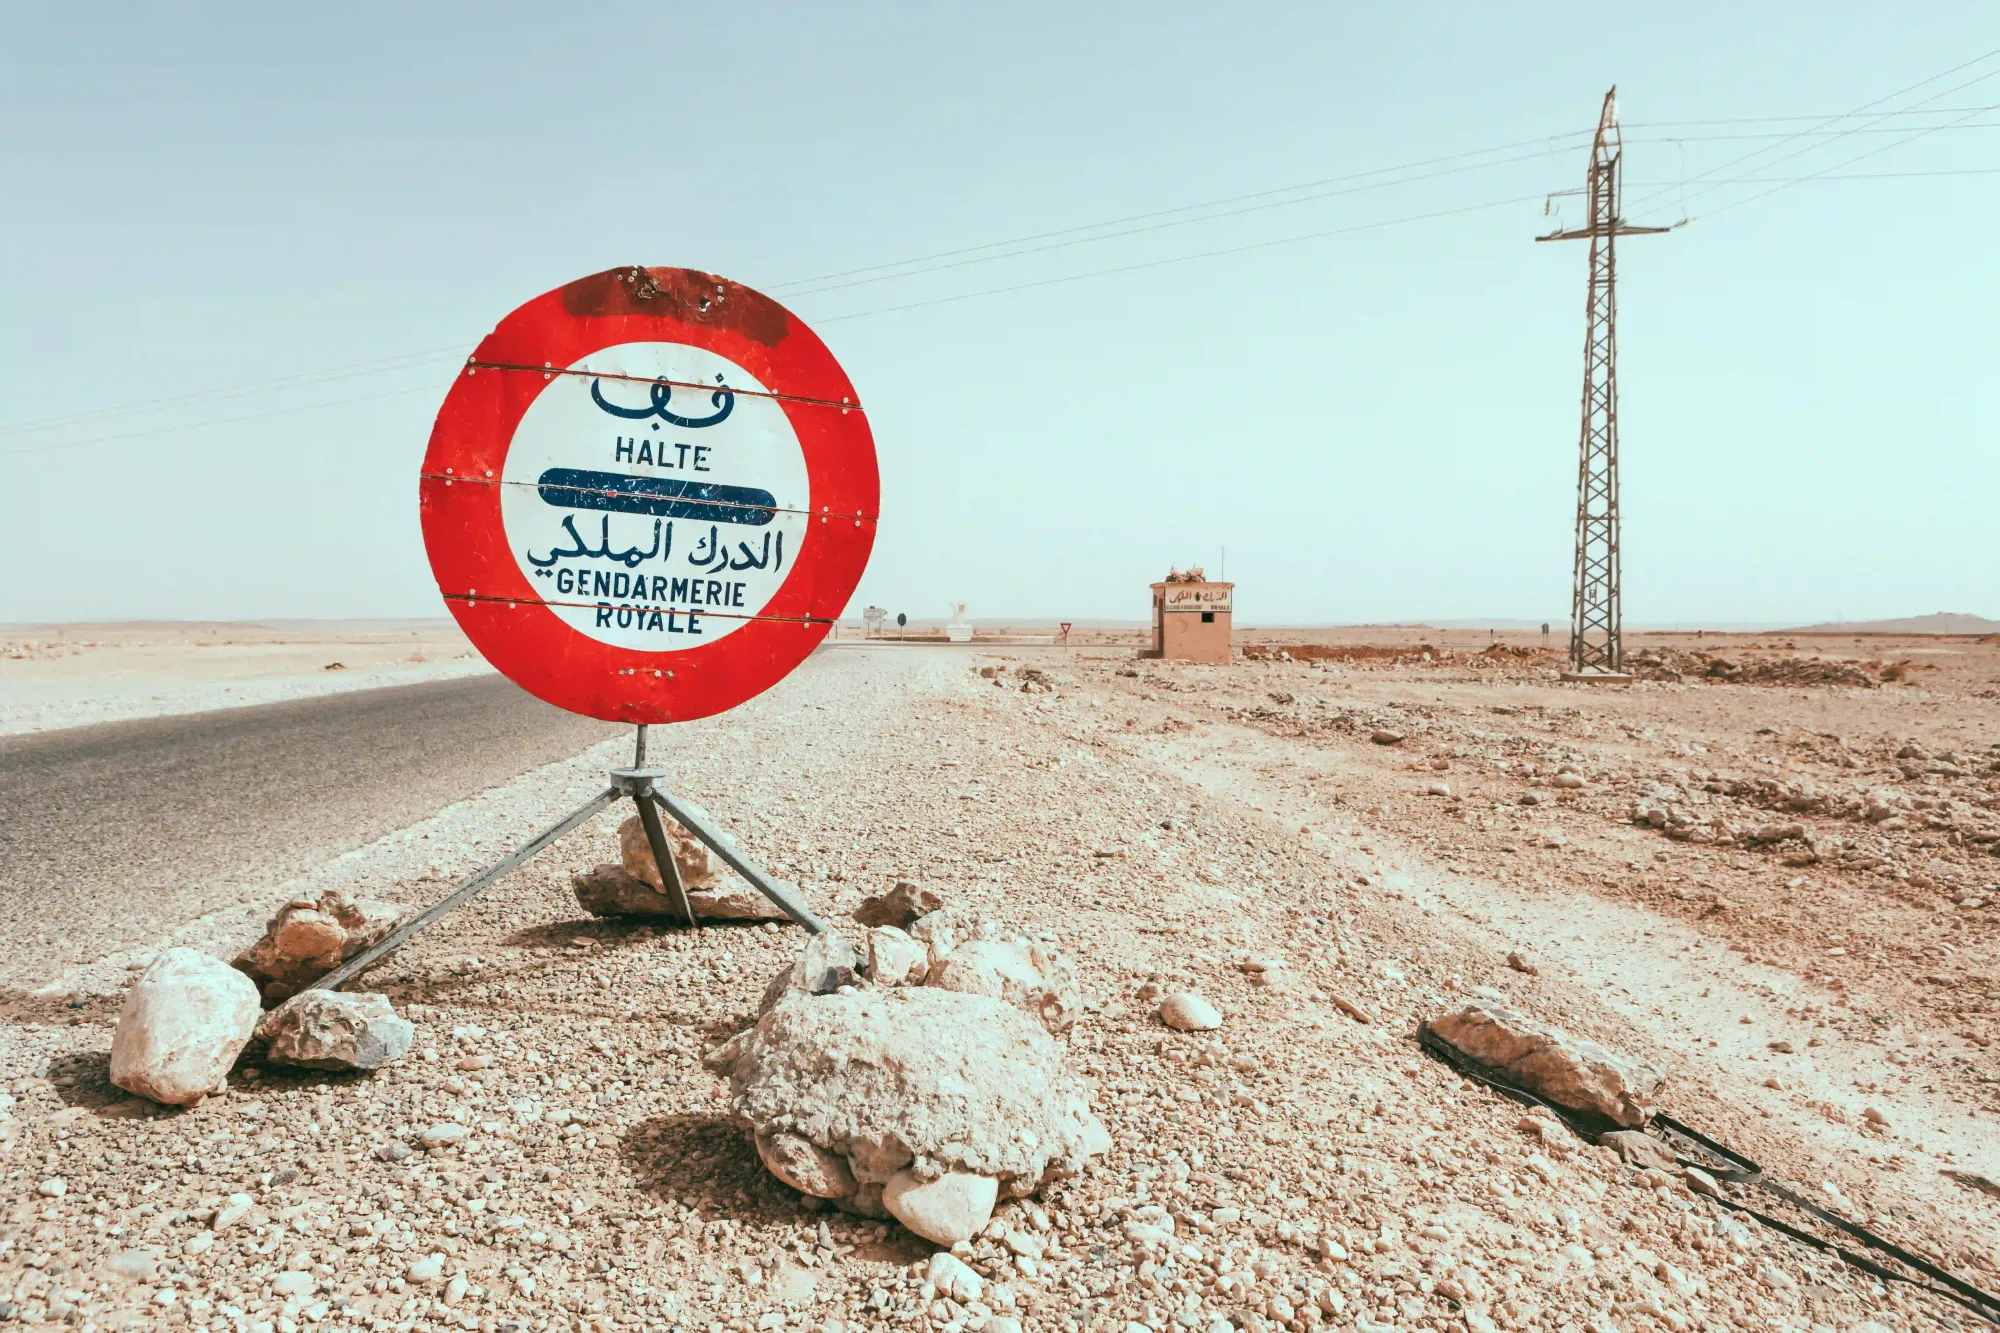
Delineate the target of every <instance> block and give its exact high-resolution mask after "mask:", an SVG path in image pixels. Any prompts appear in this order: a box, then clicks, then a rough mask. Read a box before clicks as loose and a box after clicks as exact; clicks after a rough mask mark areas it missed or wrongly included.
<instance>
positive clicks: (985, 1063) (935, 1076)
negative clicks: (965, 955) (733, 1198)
mask: <svg viewBox="0 0 2000 1333" xmlns="http://www.w3.org/2000/svg"><path fill="white" fill-rule="evenodd" d="M822 938H824V937H822ZM822 979H823V978H822ZM707 1062H708V1065H709V1067H710V1068H712V1069H714V1070H716V1071H717V1072H718V1073H722V1074H724V1075H726V1076H727V1077H728V1079H729V1084H730V1106H731V1111H732V1113H733V1115H734V1117H735V1119H736V1121H737V1123H738V1124H740V1125H742V1126H743V1127H744V1128H746V1129H748V1130H749V1131H750V1132H751V1133H752V1134H753V1135H755V1136H757V1139H758V1142H759V1153H760V1155H762V1156H763V1157H764V1160H765V1161H766V1163H767V1164H771V1163H772V1162H773V1158H774V1157H775V1158H777V1159H778V1160H777V1162H776V1164H774V1165H773V1166H772V1170H773V1174H776V1175H778V1176H779V1177H780V1178H781V1179H786V1180H788V1181H792V1183H794V1184H795V1187H796V1186H797V1183H798V1182H797V1181H793V1180H792V1178H793V1176H794V1175H804V1174H805V1169H804V1168H802V1167H801V1166H800V1165H799V1164H800V1163H802V1162H805V1161H806V1160H807V1154H804V1153H803V1152H802V1151H801V1150H799V1149H798V1148H797V1147H796V1146H793V1145H785V1146H784V1148H783V1151H782V1153H781V1152H779V1151H777V1150H774V1149H772V1148H766V1147H765V1146H764V1145H765V1144H766V1143H767V1142H769V1143H773V1144H776V1143H777V1142H778V1136H781V1135H782V1136H789V1137H791V1138H794V1139H798V1140H803V1141H804V1142H805V1143H806V1144H809V1145H811V1146H812V1147H814V1148H817V1149H819V1150H821V1151H822V1152H824V1153H827V1154H831V1155H832V1156H833V1157H835V1158H838V1159H841V1160H843V1161H844V1162H845V1164H846V1167H847V1170H848V1172H849V1173H850V1174H851V1175H852V1177H853V1179H854V1182H855V1185H854V1192H853V1194H851V1195H848V1196H845V1197H837V1198H836V1202H837V1203H839V1204H840V1206H841V1207H843V1208H846V1209H849V1210H850V1211H854V1212H861V1213H864V1214H867V1215H870V1216H881V1215H882V1214H883V1212H884V1210H885V1209H886V1210H887V1211H888V1212H889V1213H891V1214H896V1209H897V1208H898V1207H900V1208H902V1209H903V1212H904V1213H907V1214H908V1217H907V1218H904V1219H903V1220H904V1221H905V1224H906V1225H910V1226H911V1227H912V1229H913V1230H918V1231H919V1234H923V1235H927V1236H930V1237H931V1238H932V1239H940V1237H942V1236H943V1235H947V1234H951V1235H956V1233H957V1231H958V1230H959V1229H960V1228H961V1226H962V1224H963V1223H964V1221H965V1220H966V1219H969V1218H971V1217H972V1216H973V1215H974V1214H976V1213H978V1212H979V1211H980V1209H979V1207H978V1204H979V1201H980V1199H981V1198H985V1200H986V1202H985V1204H984V1208H985V1212H986V1213H987V1214H988V1215H990V1214H991V1211H992V1207H993V1202H992V1201H993V1199H995V1198H1000V1197H1007V1198H1016V1197H1021V1196H1024V1195H1027V1194H1030V1193H1032V1192H1033V1191H1034V1190H1035V1189H1036V1188H1038V1187H1039V1186H1040V1185H1041V1184H1042V1183H1043V1182H1044V1181H1047V1180H1051V1179H1055V1178H1058V1177H1062V1176H1067V1175H1071V1174H1074V1173H1075V1172H1077V1171H1080V1170H1081V1169H1082V1167H1083V1164H1084V1161H1085V1159H1086V1158H1087V1157H1089V1156H1090V1155H1091V1153H1092V1152H1095V1151H1102V1150H1103V1148H1104V1146H1105V1144H1106V1143H1107V1142H1108V1139H1107V1136H1106V1135H1105V1133H1104V1128H1103V1126H1102V1125H1101V1124H1099V1123H1098V1121H1097V1118H1096V1117H1095V1116H1094V1115H1092V1114H1091V1112H1090V1108H1089V1105H1088V1103H1087V1101H1086V1099H1085V1096H1084V1092H1083V1088H1082V1086H1081V1085H1080V1084H1079V1083H1078V1082H1077V1080H1076V1079H1075V1077H1074V1076H1073V1075H1072V1074H1071V1073H1070V1072H1069V1071H1068V1070H1067V1069H1066V1068H1065V1066H1064V1064H1063V1057H1062V1047H1061V1046H1060V1045H1058V1044H1057V1042H1056V1041H1055V1040H1054V1039H1053V1038H1052V1037H1050V1036H1049V1034H1048V1032H1047V1031H1046V1030H1045V1029H1044V1028H1043V1027H1042V1025H1041V1024H1040V1023H1039V1022H1037V1021H1036V1020H1035V1019H1034V1018H1031V1017H1030V1016H1029V1015H1027V1014H1025V1013H1023V1012H1022V1011H1020V1010H1019V1009H1016V1008H1014V1007H1013V1006H1011V1005H1009V1004H1007V1003H1005V1002H1004V1001H1002V1000H999V999H995V998H993V997H991V996H985V995H971V994H966V993H964V992H959V991H949V990H941V989H938V988H936V987H932V986H902V987H896V988H893V989H884V988H877V987H872V986H855V987H850V988H848V989H845V990H839V991H834V992H831V993H827V994H818V995H815V994H810V993H807V992H805V991H804V990H800V989H784V990H781V991H780V992H779V995H778V997H777V999H776V1000H775V1002H774V1003H773V1004H772V1005H771V1007H770V1008H769V1009H768V1010H767V1011H765V1013H764V1014H763V1016H762V1017H761V1018H759V1019H758V1020H757V1022H756V1024H755V1025H754V1026H752V1027H750V1028H747V1029H745V1030H744V1031H742V1032H740V1033H738V1034H737V1035H736V1036H735V1037H733V1038H731V1039H730V1040H729V1041H727V1042H725V1043H723V1044H722V1045H721V1046H720V1047H718V1048H717V1049H716V1050H715V1051H713V1052H712V1053H711V1054H710V1055H709V1056H708V1061H707ZM809 1170H810V1172H811V1174H810V1177H809V1180H808V1183H810V1184H812V1185H814V1186H815V1187H816V1189H817V1188H827V1187H830V1186H831V1185H832V1184H834V1183H838V1182H839V1176H838V1173H837V1172H835V1171H832V1170H830V1169H829V1168H828V1167H827V1166H826V1164H825V1161H824V1159H819V1158H817V1157H814V1158H811V1159H810V1166H809ZM960 1176H971V1177H980V1178H983V1179H984V1180H985V1181H986V1182H990V1184H991V1187H992V1191H993V1193H992V1194H991V1195H990V1196H988V1195H986V1194H985V1189H986V1186H985V1185H977V1186H975V1185H971V1184H953V1185H949V1186H945V1187H943V1188H941V1189H937V1190H933V1191H930V1192H928V1193H927V1192H925V1191H924V1190H923V1189H921V1188H920V1187H922V1186H926V1185H929V1184H932V1183H934V1182H937V1181H939V1180H941V1179H946V1178H952V1177H960ZM899 1181H900V1183H898V1182H899ZM885 1187H887V1189H885ZM816 1189H815V1190H808V1192H816ZM891 1191H893V1192H894V1195H895V1197H896V1198H897V1199H898V1200H899V1201H900V1202H898V1203H896V1204H891V1203H890V1202H889V1193H890V1192H891ZM821 1197H834V1196H829V1195H822V1196H821ZM947 1204H949V1206H948V1207H947ZM896 1215H898V1216H899V1217H900V1216H901V1214H896ZM912 1218H914V1219H918V1220H917V1221H916V1222H914V1223H913V1222H911V1221H910V1220H909V1219H912ZM984 1224H985V1218H984V1217H981V1218H979V1220H978V1225H980V1226H983V1225H984ZM923 1228H930V1230H923ZM974 1229H975V1230H976V1229H977V1228H976V1227H975V1228H974ZM968 1234H969V1233H968ZM957 1238H958V1239H963V1237H962V1236H960V1237H957ZM940 1243H946V1244H949V1243H952V1242H951V1241H944V1240H940Z"/></svg>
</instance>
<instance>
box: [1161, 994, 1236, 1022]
mask: <svg viewBox="0 0 2000 1333" xmlns="http://www.w3.org/2000/svg"><path fill="white" fill-rule="evenodd" d="M1160 1021H1161V1022H1162V1023H1165V1024H1166V1025H1167V1026H1168V1027H1170V1028H1172V1029H1174V1030H1175V1031H1176V1032H1213V1031H1215V1029H1217V1028H1219V1027H1221V1026H1222V1011H1221V1010H1220V1009H1218V1008H1216V1007H1215V1006H1214V1005H1213V1004H1211V1003H1210V1002H1209V1001H1208V1000H1206V999H1204V998H1203V997H1202V996H1200V995H1198V994H1196V993H1195V992H1193V991H1176V992H1174V993H1173V994H1172V995H1169V996H1168V997H1167V998H1166V999H1165V1000H1164V1001H1162V1002H1161V1004H1160Z"/></svg>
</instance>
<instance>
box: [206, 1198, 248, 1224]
mask: <svg viewBox="0 0 2000 1333" xmlns="http://www.w3.org/2000/svg"><path fill="white" fill-rule="evenodd" d="M251 1202H252V1201H251V1198H250V1196H249V1195H247V1194H232V1195H230V1196H229V1197H228V1198H227V1199H225V1200H223V1201H222V1206H221V1207H220V1208H218V1209H216V1210H215V1216H214V1217H213V1218H212V1219H210V1221H209V1227H210V1229H211V1230H215V1231H227V1230H229V1228H231V1227H233V1226H235V1225H236V1224H237V1223H238V1222H241V1221H242V1220H243V1219H244V1218H246V1217H248V1216H249V1215H250V1206H251Z"/></svg>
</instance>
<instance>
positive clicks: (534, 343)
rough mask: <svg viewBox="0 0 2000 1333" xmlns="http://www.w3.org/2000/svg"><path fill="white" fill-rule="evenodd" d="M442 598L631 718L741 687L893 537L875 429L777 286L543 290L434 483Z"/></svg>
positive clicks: (771, 681) (481, 363)
mask: <svg viewBox="0 0 2000 1333" xmlns="http://www.w3.org/2000/svg"><path fill="white" fill-rule="evenodd" d="M419 489H420V495H421V499H422V508H423V527H424V546H425V548H426V550H428V551H429V553H430V561H431V570H432V572H433V573H434V574H435V575H436V576H437V582H438V590H439V591H440V592H442V593H443V594H444V598H445V604H446V605H447V606H449V607H450V608H451V613H452V615H453V616H454V617H456V618H457V620H458V623H459V625H460V626H461V627H463V628H464V630H465V632H466V634H467V636H468V637H470V638H471V640H472V642H473V646H474V647H476V648H478V649H479V651H480V653H481V654H482V655H484V656H485V658H486V660H487V661H489V662H491V663H492V664H493V665H494V666H495V667H496V668H498V669H499V670H500V671H501V672H503V673H504V674H505V675H507V676H508V677H509V678H511V679H512V680H513V681H515V682H516V683H517V684H519V685H520V686H521V687H522V688H523V689H526V690H527V691H529V692H530V693H531V694H534V695H537V696H539V697H540V698H543V699H546V700H547V701H548V702H550V703H552V704H555V705H557V706H558V707H561V708H567V709H569V710H570V711H571V712H576V713H584V714H587V715H589V716H591V717H599V718H604V719H606V720H610V721H622V722H685V721H688V720H690V719H692V718H698V717H707V716H709V715H710V714H712V713H719V712H721V711H723V710H724V709H726V708H733V707H735V706H736V705H737V704H739V703H742V702H743V701H744V700H745V699H749V698H751V697H752V696H754V695H757V694H759V693H762V692H763V691H764V690H767V689H769V688H770V687H771V686H772V685H775V684H776V683H777V682H778V681H780V680H782V679H783V678H784V677H785V675H786V674H787V673H789V672H790V671H791V670H792V668H794V667H796V666H797V665H798V664H799V663H800V662H802V661H804V660H805V657H806V655H807V654H808V653H810V652H811V651H812V650H813V648H814V647H815V646H816V645H818V643H819V642H820V640H821V639H823V638H825V637H826V634H827V631H828V630H829V629H830V628H831V626H832V624H833V620H834V617H836V616H837V615H839V614H840V612H841V611H842V610H843V609H844V608H845V607H846V605H847V600H848V598H849V597H850V596H851V595H852V594H853V592H854V587H855V584H856V583H858V582H859V581H860V579H861V571H862V570H863V569H864V568H865V567H866V566H867V563H868V552H869V549H870V548H871V547H872V546H873V545H874V541H875V521H876V518H877V510H876V499H877V496H878V493H879V487H878V479H877V476H876V471H875V444H874V440H873V439H872V438H871V437H870V435H869V432H868V419H867V416H866V415H865V414H864V413H863V412H862V410H861V404H860V401H859V400H858V398H857V397H856V395H855V392H854V386H853V385H851V384H849V383H848V380H847V376H846V374H845V373H843V372H842V370H841V368H840V365H839V363H838V362H836V361H835V360H834V359H833V354H832V353H831V352H829V351H828V350H827V349H826V345H825V344H824V343H822V342H821V341H820V340H819V339H818V337H816V336H815V335H814V334H813V332H812V330H811V329H809V328H807V327H806V326H805V325H804V324H803V323H801V322H800V321H799V319H798V318H797V317H796V316H794V315H793V314H792V313H791V312H790V311H788V310H786V309H785V308H784V307H783V306H781V305H779V304H778V303H777V302H776V301H773V300H771V299H770V298H769V297H767V296H763V295H761V294H759V293H757V292H754V291H752V290H751V289H749V288H748V287H744V286H742V285H741V284H738V283H733V282H730V281H728V280H727V279H724V278H718V277H716V276H715V275H714V274H710V273H697V272H695V271H693V270H691V269H677V268H621V269H612V270H610V271H609V272H605V273H598V274H595V275H593V276H591V277H588V278H583V279H580V280H578V281H576V282H572V283H570V284H569V285H568V286H566V287H560V288H558V289H556V290H555V291H552V292H548V293H546V294H544V295H542V296H538V297H536V298H535V299H534V300H532V301H530V302H528V303H527V304H526V305H524V306H522V307H521V308H520V309H518V310H516V311H514V313H513V314H511V315H509V316H507V318H505V319H504V320H502V321H501V322H500V325H499V327H497V328H495V329H494V330H493V332H492V333H490V334H488V335H487V337H486V339H485V341H483V342H481V343H480V344H479V349H478V350H477V351H476V352H474V353H473V354H472V357H471V359H470V360H468V361H467V362H466V365H465V369H464V370H463V371H462V372H460V374H459V376H458V379H457V381H456V382H455V383H454V384H453V385H452V389H451V392H450V393H449V394H448V395H446V397H445V401H444V406H443V407H442V408H441V409H439V411H438V417H437V425H436V426H435V427H434V428H433V429H432V431H431V442H430V449H429V451H428V452H427V453H426V454H425V456H424V466H423V473H422V477H421V480H420V482H419Z"/></svg>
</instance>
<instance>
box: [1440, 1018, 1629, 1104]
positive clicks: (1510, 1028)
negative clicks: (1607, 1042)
mask: <svg viewBox="0 0 2000 1333" xmlns="http://www.w3.org/2000/svg"><path fill="white" fill-rule="evenodd" d="M1430 1029H1431V1031H1432V1032H1434V1033H1435V1034H1436V1035H1437V1036H1439V1037H1441V1038H1443V1039H1444V1040H1445V1041H1447V1042H1449V1043H1450V1044H1451V1045H1453V1046H1455V1047H1456V1048H1458V1050H1460V1051H1461V1052H1463V1053H1464V1054H1465V1055H1468V1056H1470V1057H1471V1058H1472V1059H1473V1060H1475V1061H1477V1062H1478V1063H1480V1064H1482V1065H1485V1066H1486V1067H1487V1068H1489V1069H1492V1070H1495V1071H1496V1072H1498V1073H1500V1074H1503V1075H1505V1076H1506V1077H1508V1078H1509V1079H1511V1080H1513V1081H1514V1082H1515V1083H1518V1084H1520V1085H1521V1086H1522V1087H1525V1088H1527V1089H1529V1090H1530V1091H1532V1092H1536V1093H1539V1094H1540V1095H1541V1096H1543V1097H1546V1098H1548V1099H1549V1100H1550V1101H1552V1102H1554V1103H1556V1104H1557V1105H1558V1106H1566V1107H1568V1108H1570V1109H1571V1110H1573V1111H1582V1112H1586V1113H1590V1114H1595V1115H1601V1116H1603V1117H1605V1118H1606V1119H1607V1120H1610V1121H1612V1122H1613V1123H1614V1124H1617V1125H1621V1126H1623V1127H1625V1128H1628V1129H1636V1128H1638V1127H1640V1126H1641V1125H1644V1124H1645V1123H1646V1120H1647V1118H1648V1117H1649V1116H1650V1115H1651V1114H1652V1112H1651V1109H1650V1107H1649V1106H1648V1103H1649V1102H1650V1100H1651V1099H1652V1097H1653V1095H1654V1094H1655V1093H1657V1092H1658V1091H1659V1089H1660V1084H1661V1083H1662V1082H1664V1079H1663V1078H1662V1077H1661V1075H1660V1074H1659V1073H1658V1072H1657V1071H1655V1070H1654V1069H1652V1068H1650V1067H1649V1066H1647V1065H1645V1064H1642V1063H1641V1062H1639V1061H1637V1060H1634V1059H1631V1058H1630V1057H1628V1056H1624V1055H1620V1054H1618V1053H1617V1052H1615V1051H1611V1050H1608V1049H1606V1048H1605V1047H1602V1046H1599V1045H1597V1044H1596V1043H1595V1042H1589V1041H1584V1040H1582V1039H1581V1038H1578V1037H1572V1036H1570V1035H1569V1034H1568V1033H1566V1032H1564V1031H1562V1030H1561V1029H1559V1028H1553V1027H1549V1026H1548V1025H1546V1024H1542V1023H1537V1022H1535V1021H1533V1020H1532V1019H1529V1018H1525V1017H1523V1016H1522V1015H1520V1014H1517V1013H1515V1012H1513V1011H1512V1010H1510V1009H1507V1008H1505V1007H1503V1006H1501V1005H1497V1004H1477V1005H1472V1006H1470V1007H1468V1008H1466V1009H1463V1010H1461V1011H1459V1012H1458V1013H1455V1014H1446V1015H1443V1016H1442V1017H1438V1018H1434V1019H1432V1020H1431V1021H1430Z"/></svg>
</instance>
